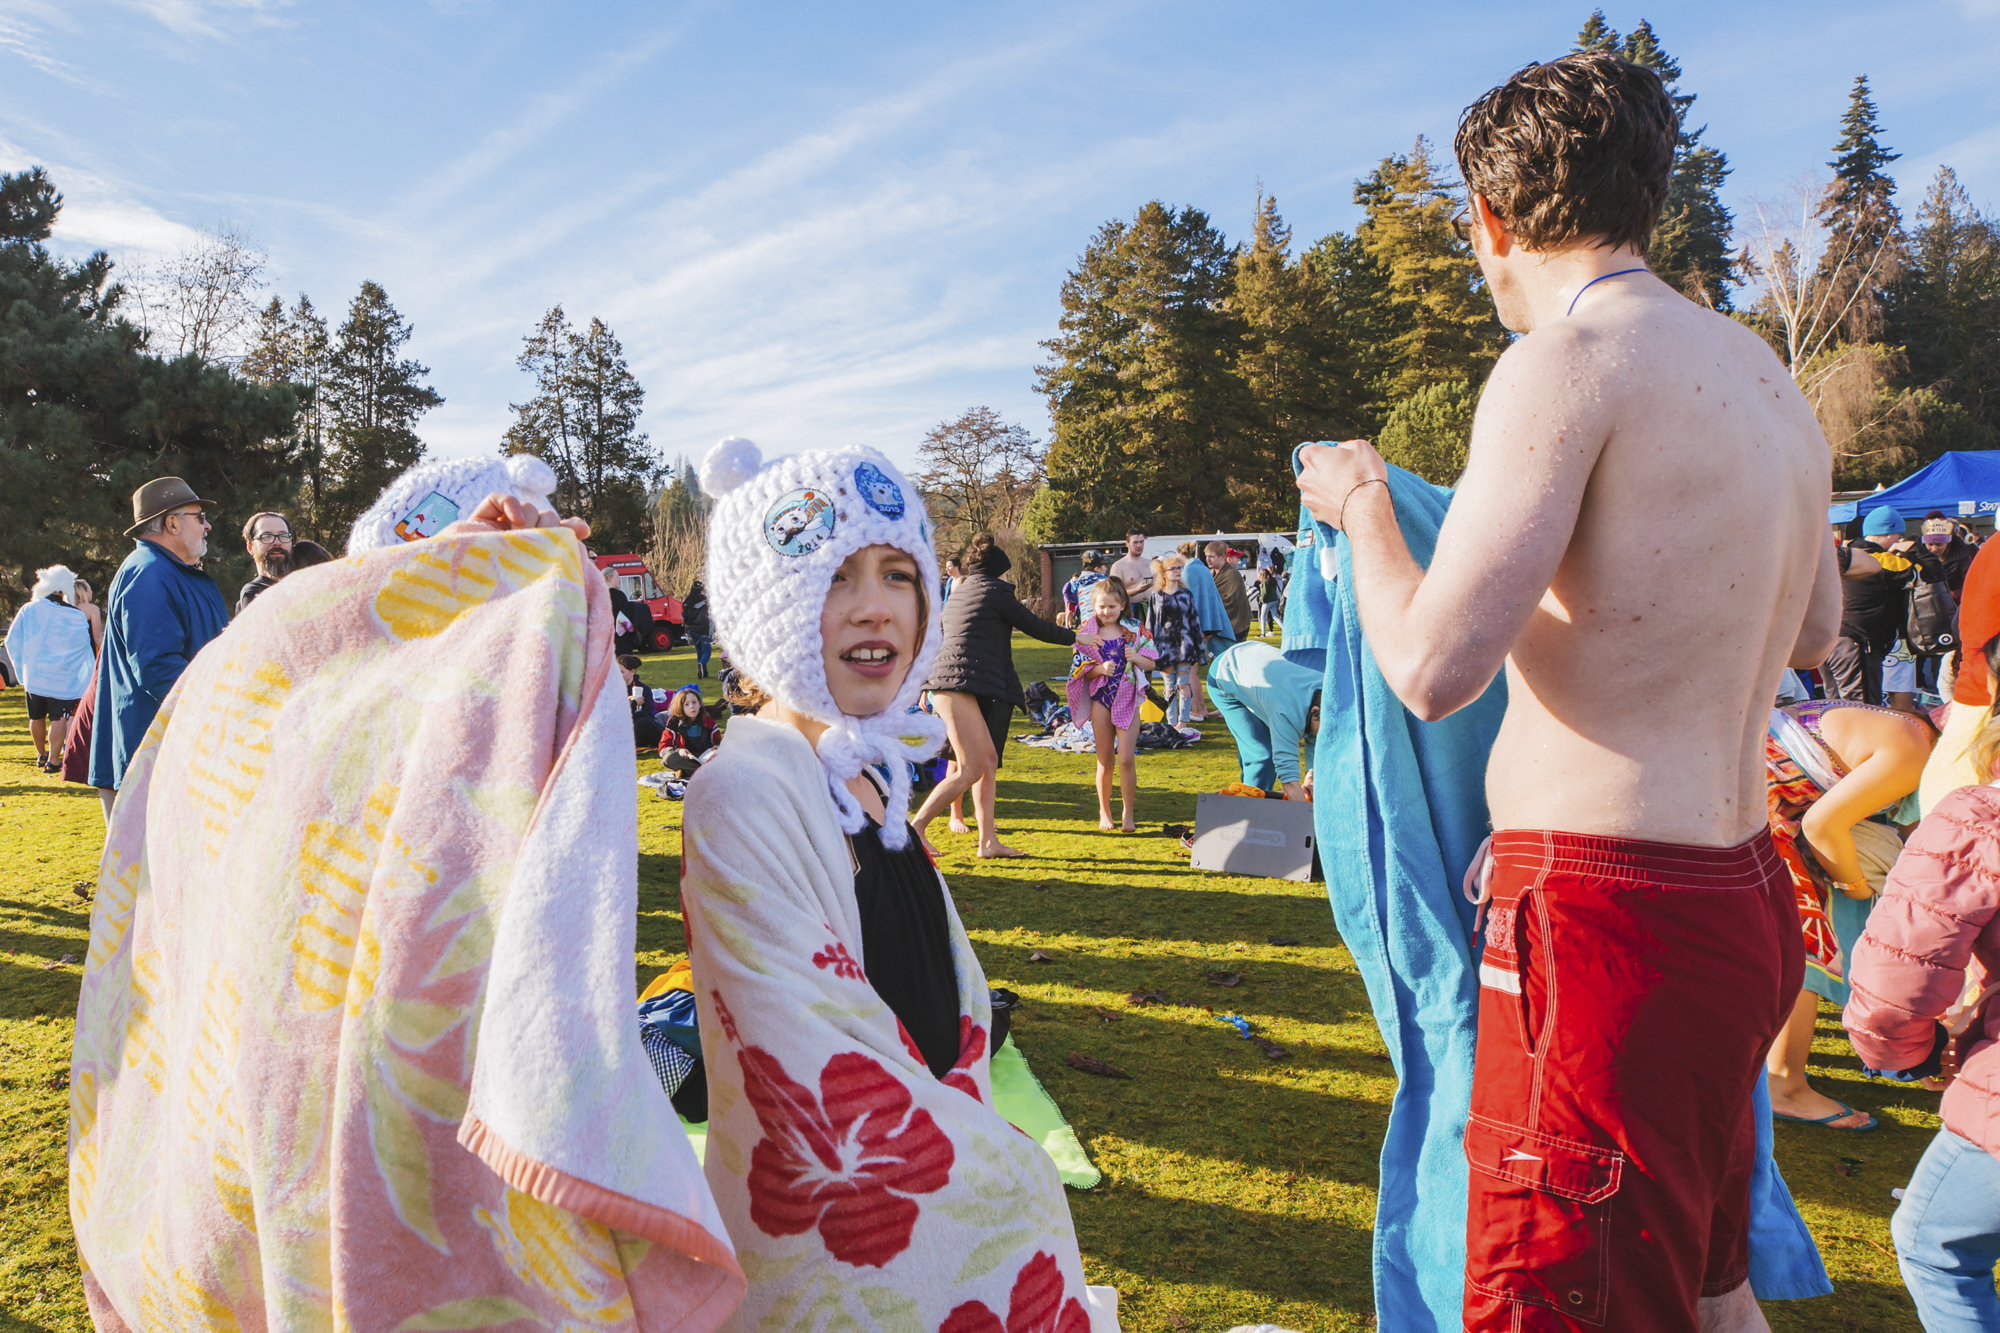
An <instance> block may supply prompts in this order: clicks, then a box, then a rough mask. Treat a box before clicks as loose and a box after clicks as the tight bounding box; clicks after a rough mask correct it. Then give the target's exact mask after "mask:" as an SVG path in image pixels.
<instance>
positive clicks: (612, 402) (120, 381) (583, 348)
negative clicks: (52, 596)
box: [0, 167, 663, 601]
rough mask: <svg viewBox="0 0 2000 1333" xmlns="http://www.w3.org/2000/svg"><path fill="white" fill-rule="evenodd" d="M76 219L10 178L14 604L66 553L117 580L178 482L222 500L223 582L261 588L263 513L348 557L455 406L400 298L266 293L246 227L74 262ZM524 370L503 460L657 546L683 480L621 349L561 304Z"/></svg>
mask: <svg viewBox="0 0 2000 1333" xmlns="http://www.w3.org/2000/svg"><path fill="white" fill-rule="evenodd" d="M62 206H63V197H62V194H61V193H60V191H59V190H58V189H57V188H56V185H55V183H54V182H53V181H51V180H50V179H49V176H48V173H47V172H46V171H45V170H43V169H42V168H40V167H35V168H31V169H29V170H27V171H21V172H15V173H6V174H0V594H4V595H5V596H6V599H7V600H9V601H13V600H16V599H18V598H19V597H21V596H24V595H25V594H26V592H27V589H28V588H29V586H30V585H31V584H32V582H33V578H34V573H33V572H34V570H35V569H36V568H38V567H40V566H43V565H47V564H50V563H53V562H56V561H62V562H64V563H67V564H69V565H71V566H72V567H74V568H76V569H77V570H78V571H79V572H81V573H83V574H84V575H85V576H86V577H88V578H90V579H92V580H93V581H94V582H95V583H96V585H97V586H98V587H99V588H100V589H102V588H104V587H105V586H106V585H107V584H108V582H109V580H110V577H111V575H112V573H113V572H114V571H115V570H116V569H117V566H118V564H119V562H120V561H122V560H123V559H124V557H125V555H126V554H127V553H128V552H129V551H130V550H131V541H130V539H129V538H127V537H126V536H125V535H124V529H125V528H126V527H128V526H130V524H131V521H132V520H131V498H130V497H131V493H132V491H133V490H134V489H136V488H137V487H138V486H139V484H140V483H141V482H144V481H146V480H148V479H149V478H152V477H156V476H162V475H179V476H182V477H185V478H186V479H187V480H188V482H189V483H190V484H191V485H192V486H193V487H194V488H195V490H196V492H197V493H199V494H201V495H203V496H205V497H208V498H211V499H214V500H216V501H217V502H218V506H217V509H216V511H215V512H216V518H217V521H218V527H217V531H216V533H215V534H214V535H213V536H212V537H211V539H210V550H209V555H208V557H207V559H206V561H205V564H206V565H207V567H208V568H209V569H210V571H211V572H212V573H214V574H215V576H216V578H217V580H218V582H220V583H222V584H223V585H224V586H225V587H233V586H234V584H235V583H236V582H239V581H241V580H244V579H247V578H248V577H249V575H250V572H251V571H250V568H249V558H248V556H247V555H246V554H245V553H244V552H243V550H242V544H241V543H240V542H239V541H237V540H235V537H234V534H233V531H232V529H233V528H234V527H235V525H236V524H238V523H240V522H241V521H242V520H243V519H245V518H247V517H248V516H249V515H250V514H252V513H255V512H257V511H258V510H264V509H270V510H278V511H280V512H283V513H285V514H286V515H287V516H288V517H289V518H290V519H291V522H292V525H293V529H294V531H295V532H296V533H297V534H298V535H299V536H301V537H309V538H312V539H314V540H317V541H319V542H320V543H322V544H323V545H325V546H327V547H329V548H330V549H332V550H335V551H339V550H340V549H342V548H343V547H344V546H345V545H346V541H347V533H348V530H349V528H350V527H351V526H352V525H353V522H354V520H355V518H356V517H357V516H358V515H359V514H360V513H361V511H362V510H363V509H365V508H367V506H368V505H369V504H370V503H372V502H373V500H374V499H375V497H376V496H377V495H379V494H380V493H381V491H382V489H383V488H384V487H385V486H387V485H388V483H389V482H390V480H391V479H393V478H394V477H395V476H396V475H397V474H398V473H400V472H402V471H404V470H405V469H407V468H409V467H411V466H414V465H415V464H417V463H419V462H421V461H423V459H424V458H425V456H426V454H427V452H428V450H427V448H426V445H425V443H424V440H423V438H422V437H421V435H419V433H418V424H419V422H420V420H421V419H422V417H423V416H424V415H425V414H426V413H428V412H430V411H431V410H432V409H434V408H436V407H438V406H440V405H441V404H442V403H443V402H444V398H443V396H442V395H441V394H440V393H439V392H438V391H437V390H436V389H435V388H433V387H432V386H431V385H430V383H429V376H430V371H429V369H428V368H427V367H426V366H424V365H423V364H422V363H421V362H419V361H418V360H416V359H415V358H413V357H411V356H410V355H408V345H409V343H410V342H411V340H412V339H413V338H414V336H415V329H414V328H413V326H412V325H411V323H410V321H409V320H408V319H407V318H406V317H405V316H404V315H403V314H402V313H401V312H400V311H398V310H397V309H396V307H395V305H394V304H393V303H392V302H391V300H390V299H389V294H388V292H387V291H385V290H384V289H383V287H382V286H381V284H379V283H376V282H372V281H364V282H362V283H361V285H360V289H359V290H358V291H357V292H356V293H355V295H354V297H353V298H352V299H351V300H350V301H349V302H348V304H347V308H346V311H345V316H344V318H341V319H340V320H339V321H338V322H337V323H336V322H334V321H333V320H331V319H329V318H328V317H327V316H326V315H323V314H322V313H321V312H320V311H319V309H318V308H317V307H316V306H315V305H314V303H313V301H312V299H311V298H310V297H309V296H307V295H305V294H303V293H301V294H300V295H299V296H298V297H297V299H296V300H295V301H293V302H292V304H290V305H289V306H288V305H287V304H286V303H285V302H284V301H283V300H282V299H280V298H278V297H276V296H271V297H269V298H268V300H266V299H263V290H264V288H265V285H266V284H265V282H264V273H265V269H266V261H265V256H264V255H263V253H262V252H261V251H259V250H258V249H257V248H256V247H255V245H254V244H253V243H252V242H251V240H250V239H249V236H248V234H247V233H246V232H244V231H243V230H241V229H238V228H234V227H231V226H228V225H222V226H219V227H218V228H216V229H215V230H213V231H205V232H201V233H199V234H197V235H196V236H195V237H194V238H193V239H192V240H191V241H190V242H189V244H188V245H186V246H185V247H184V248H183V249H182V250H181V251H180V252H179V253H178V254H175V255H172V256H170V257H167V258H165V259H162V260H157V261H142V262H139V263H136V264H131V265H127V266H125V267H124V269H123V271H120V266H119V265H118V264H116V263H114V261H113V260H112V258H111V257H110V256H109V255H108V254H106V253H104V252H102V251H99V252H97V253H95V254H92V255H91V256H90V257H88V258H87V259H84V260H81V261H70V260H65V259H63V258H61V257H59V256H57V255H55V254H53V253H51V252H50V250H49V249H48V246H47V244H46V243H47V241H48V240H49V237H50V235H51V234H52V232H53V230H54V227H55V224H56V220H57V218H58V217H59V216H60V214H61V212H62ZM518 364H519V365H520V367H521V369H522V370H524V371H526V372H527V373H528V375H529V376H530V378H531V380H532V389H531V392H530V393H529V395H528V397H527V400H526V401H525V402H522V403H517V404H514V405H513V411H514V414H515V420H514V422H513V424H512V425H511V426H510V427H509V428H508V429H507V431H506V432H505V434H504V436H503V437H502V438H501V439H500V440H499V441H498V442H497V444H496V447H497V449H498V451H499V452H500V453H502V454H507V453H518V452H522V451H528V452H533V453H537V454H540V455H542V456H543V457H544V458H546V459H547V460H548V462H549V463H550V465H551V467H552V468H553V469H554V471H555V473H556V477H557V480H558V492H557V495H556V497H555V501H556V504H557V505H558V507H559V508H560V509H561V510H562V512H564V513H565V514H580V515H582V516H583V517H585V518H587V519H589V520H590V522H591V525H592V528H593V529H594V530H595V531H596V532H597V534H598V537H597V543H596V544H597V546H598V549H600V550H614V551H615V550H629V551H643V550H645V549H647V542H648V541H649V540H650V536H651V528H652V513H651V506H652V503H653V500H654V498H655V492H656V489H657V487H658V484H659V482H660V481H661V480H662V479H663V474H662V472H661V469H659V468H658V466H657V462H656V459H655V457H654V453H653V450H652V446H651V444H650V442H649V441H648V439H647V437H646V435H645V433H644V432H642V431H640V430H639V429H638V420H639V413H640V409H641V407H642V406H643V404H644V400H645V394H644V391H643V389H641V387H640V386H639V383H638V380H637V379H636V377H634V376H633V375H632V373H631V370H630V369H629V367H628V366H627V365H626V363H625V358H624V351H623V349H622V347H621V346H620V345H619V343H618V339H617V337H616V336H615V335H614V334H613V333H612V332H611V330H610V329H609V328H607V327H606V326H605V324H604V323H603V321H601V320H597V319H592V320H590V321H589V323H588V324H587V325H586V326H585V327H584V328H582V329H576V328H573V327H572V326H571V325H570V323H569V321H568V319H567V318H566V316H565V315H564V313H563V310H562V308H561V307H560V306H557V307H554V308H552V309H551V310H550V311H549V312H548V313H547V314H546V315H544V316H543V318H542V319H541V321H540V322H539V323H538V324H537V325H536V327H535V328H534V329H533V330H532V331H531V332H530V333H529V334H528V335H527V336H526V338H525V339H524V340H523V350H522V352H521V354H520V358H519V362H518Z"/></svg>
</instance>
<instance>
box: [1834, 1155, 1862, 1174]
mask: <svg viewBox="0 0 2000 1333" xmlns="http://www.w3.org/2000/svg"><path fill="white" fill-rule="evenodd" d="M1861 1167H1862V1162H1861V1159H1860V1158H1858V1157H1843V1158H1841V1159H1840V1160H1839V1161H1837V1162H1835V1163H1834V1164H1833V1170H1834V1174H1835V1175H1841V1176H1854V1175H1859V1174H1860V1173H1861Z"/></svg>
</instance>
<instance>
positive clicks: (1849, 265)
mask: <svg viewBox="0 0 2000 1333" xmlns="http://www.w3.org/2000/svg"><path fill="white" fill-rule="evenodd" d="M1831 188H1832V187H1830V186H1828V185H1827V184H1826V183H1825V182H1824V181H1822V180H1819V179H1815V178H1813V177H1804V178H1801V179H1800V180H1799V181H1797V182H1796V183H1795V184H1794V185H1793V186H1792V187H1791V189H1790V191H1789V192H1788V194H1787V195H1786V196H1785V197H1784V198H1783V199H1782V200H1779V201H1769V200H1758V201H1755V202H1754V203H1753V204H1752V207H1751V211H1752V213H1753V215H1754V217H1755V222H1754V223H1753V226H1752V235H1751V241H1750V245H1749V247H1748V249H1747V250H1746V251H1745V254H1744V258H1743V261H1742V266H1743V268H1744V270H1745V271H1746V272H1747V273H1748V274H1749V275H1750V276H1751V278H1752V279H1753V280H1754V281H1755V282H1756V283H1757V284H1758V285H1759V286H1761V288H1762V291H1761V293H1760V299H1759V301H1758V306H1757V308H1758V311H1759V313H1761V314H1762V315H1764V316H1765V317H1766V320H1767V322H1768V327H1769V329H1770V330H1771V331H1772V333H1773V334H1775V337H1774V338H1773V341H1774V342H1777V343H1778V344H1780V345H1779V346H1778V348H1777V350H1778V353H1779V355H1780V356H1782V357H1783V358H1784V362H1785V367H1786V369H1787V370H1788V371H1790V372H1791V376H1792V380H1793V382H1794V383H1796V384H1797V385H1798V386H1799V391H1800V392H1802V393H1803V394H1805V396H1806V401H1807V402H1809V403H1811V404H1812V408H1813V414H1814V416H1816V417H1817V418H1818V420H1819V424H1820V430H1821V432H1822V433H1823V434H1824V435H1825V436H1826V440H1827V445H1828V447H1829V448H1830V449H1831V450H1832V451H1833V458H1834V468H1835V471H1836V472H1839V471H1843V470H1845V469H1848V468H1852V467H1855V466H1858V465H1866V464H1869V463H1870V460H1873V461H1874V462H1877V463H1895V462H1897V461H1899V460H1901V459H1902V458H1903V457H1904V456H1905V455H1907V454H1908V453H1909V445H1908V441H1909V440H1910V438H1912V436H1913V435H1914V434H1916V433H1920V432H1921V429H1922V424H1921V421H1920V420H1918V419H1917V417H1915V416H1913V413H1914V412H1915V410H1916V409H1915V406H1914V405H1913V403H1912V402H1910V401H1908V400H1907V398H1906V396H1899V395H1896V394H1893V393H1890V392H1888V391H1887V386H1888V383H1889V380H1890V377H1891V375H1892V373H1893V372H1894V371H1895V370H1896V365H1895V359H1896V353H1895V352H1894V351H1893V350H1892V349H1888V348H1884V347H1881V346H1880V345H1878V344H1875V343H1871V342H1867V341H1865V340H1860V341H1849V337H1850V336H1851V335H1853V334H1854V332H1855V330H1857V329H1859V328H1863V327H1865V326H1867V325H1868V324H1870V323H1872V322H1873V321H1872V318H1871V317H1870V316H1869V312H1868V311H1867V310H1866V309H1864V307H1865V306H1866V305H1867V304H1868V303H1869V302H1870V301H1872V300H1873V299H1874V294H1875V293H1876V292H1877V291H1878V290H1879V289H1880V288H1881V287H1882V286H1883V285H1884V284H1885V283H1886V282H1887V281H1888V280H1889V279H1890V278H1891V277H1892V276H1893V272H1892V270H1893V269H1894V267H1895V265H1896V263H1897V252H1896V248H1895V235H1894V233H1893V232H1889V231H1886V230H1883V229H1872V228H1857V227H1849V228H1837V227H1834V226H1831V225H1829V220H1830V217H1831V216H1832V213H1831V210H1829V208H1828V207H1827V201H1828V200H1829V198H1831V197H1832V196H1831V194H1830V190H1831Z"/></svg>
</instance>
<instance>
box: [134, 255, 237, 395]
mask: <svg viewBox="0 0 2000 1333" xmlns="http://www.w3.org/2000/svg"><path fill="white" fill-rule="evenodd" d="M267 258H268V256H266V255H265V253H264V252H263V251H262V250H260V249H258V248H257V246H256V244H255V243H254V242H253V241H252V239H251V236H250V233H249V232H248V231H247V230H245V229H244V228H241V227H238V226H236V225H234V224H233V223H229V222H223V223H219V224H217V226H216V228H215V230H213V231H203V232H199V233H197V234H196V237H195V239H194V240H193V241H192V242H190V243H189V244H188V245H187V246H186V247H185V248H183V249H182V250H181V252H180V253H179V254H177V255H175V256H173V257H172V258H171V259H167V260H164V261H161V262H159V263H157V264H140V265H136V266H135V267H136V270H137V272H136V274H135V276H134V279H133V282H132V286H133V287H134V288H136V289H137V292H138V296H139V301H138V313H139V320H140V325H141V327H142V328H144V329H145V331H146V335H147V339H148V342H149V344H150V346H151V349H152V351H153V352H155V353H156V354H158V355H161V356H186V355H188V354H189V353H193V354H194V355H196V356H198V357H200V358H201V359H202V360H203V361H206V362H208V363H209V364H210V365H225V364H233V363H234V362H235V361H236V360H237V359H238V358H240V357H241V356H242V354H243V352H244V350H245V346H246V344H247V343H248V341H249V337H250V334H251V333H252V331H253V330H254V328H255V326H256V323H257V318H258V314H259V306H258V301H257V296H258V293H259V292H261V291H262V290H263V287H264V267H265V263H266V261H267Z"/></svg>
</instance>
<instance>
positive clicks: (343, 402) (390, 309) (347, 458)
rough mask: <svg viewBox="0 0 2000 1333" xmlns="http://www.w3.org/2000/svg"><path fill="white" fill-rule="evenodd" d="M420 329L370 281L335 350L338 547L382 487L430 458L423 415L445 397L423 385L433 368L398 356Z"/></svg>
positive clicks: (326, 526) (331, 383)
mask: <svg viewBox="0 0 2000 1333" xmlns="http://www.w3.org/2000/svg"><path fill="white" fill-rule="evenodd" d="M414 332H415V330H414V329H412V328H411V327H410V323H409V321H408V320H406V319H404V318H403V316H402V314H401V313H400V312H399V311H398V310H397V309H396V307H395V306H393V305H391V304H390V303H389V294H388V293H387V292H385V291H383V290H382V288H381V287H380V286H379V285H378V284H376V283H373V282H363V283H362V284H361V290H360V291H359V292H358V293H357V294H356V295H355V297H354V300H353V301H352V302H351V303H350V304H349V305H348V308H347V320H346V322H345V323H343V324H342V325H341V326H340V329H339V331H338V332H337V333H336V334H335V335H334V337H333V341H332V344H331V346H330V347H329V349H328V353H327V369H326V379H325V381H324V383H323V385H322V392H323V394H324V396H325V399H326V409H327V416H328V421H327V446H328V447H327V457H326V468H327V473H328V484H327V487H326V495H325V510H326V512H325V515H324V517H322V518H320V519H319V524H320V531H321V532H322V533H323V534H324V536H322V538H321V540H322V541H323V542H326V543H328V544H329V545H331V546H333V547H334V548H335V549H338V547H340V546H344V545H345V544H346V542H347V530H348V529H349V528H350V527H352V526H353V524H354V520H355V519H356V518H357V517H359V516H360V514H361V511H362V510H364V509H366V508H367V507H368V506H369V505H371V504H373V503H374V502H375V497H376V496H378V495H380V494H381V493H382V489H383V488H384V487H385V486H387V485H388V484H389V483H390V482H391V481H393V480H394V479H395V478H396V476H397V474H399V473H401V472H403V471H404V470H406V469H408V468H410V467H413V466H415V465H416V464H417V463H419V462H421V461H422V460H423V456H424V442H423V440H421V439H420V438H418V436H417V432H416V423H417V418H418V417H420V416H422V415H423V414H424V413H426V412H428V411H430V410H431V409H432V408H434V407H437V406H439V405H441V404H442V403H443V402H444V398H443V396H442V395H441V394H439V393H438V392H437V391H436V390H434V389H432V388H431V387H430V386H429V385H427V384H425V383H424V382H423V380H424V377H425V376H427V375H429V374H430V370H429V369H428V368H427V367H425V366H422V365H420V364H418V363H417V362H416V361H414V360H408V359H403V358H399V357H398V355H397V354H398V353H399V352H401V351H402V349H403V347H404V345H405V344H406V343H408V342H409V341H410V338H411V336H412V335H413V334H414Z"/></svg>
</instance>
